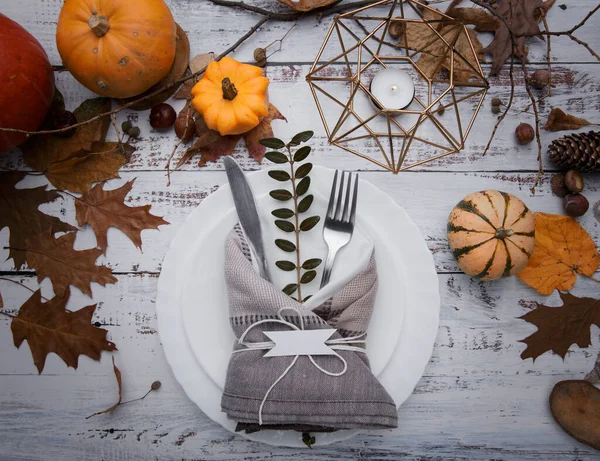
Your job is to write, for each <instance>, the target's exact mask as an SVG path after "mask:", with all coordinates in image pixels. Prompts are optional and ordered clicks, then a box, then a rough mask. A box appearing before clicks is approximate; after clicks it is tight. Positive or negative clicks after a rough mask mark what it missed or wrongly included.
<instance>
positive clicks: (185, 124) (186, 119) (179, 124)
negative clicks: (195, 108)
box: [175, 111, 196, 141]
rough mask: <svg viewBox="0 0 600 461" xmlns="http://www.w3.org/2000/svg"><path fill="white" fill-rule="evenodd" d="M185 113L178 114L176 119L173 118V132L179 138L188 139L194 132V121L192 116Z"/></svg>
mask: <svg viewBox="0 0 600 461" xmlns="http://www.w3.org/2000/svg"><path fill="white" fill-rule="evenodd" d="M187 112H189V111H186V113H182V114H179V116H178V117H177V120H175V134H176V135H177V137H178V138H179V139H183V140H184V141H189V140H190V139H192V138H193V137H194V135H195V134H196V123H195V122H194V118H193V117H192V116H191V115H190V114H188V113H187Z"/></svg>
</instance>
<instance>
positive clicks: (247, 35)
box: [0, 17, 269, 135]
mask: <svg viewBox="0 0 600 461" xmlns="http://www.w3.org/2000/svg"><path fill="white" fill-rule="evenodd" d="M268 20H269V18H268V17H264V18H262V19H261V20H260V21H258V22H257V23H256V24H255V25H254V26H252V28H251V29H250V30H249V31H248V32H246V33H245V34H244V35H242V36H241V37H240V38H239V39H238V40H237V41H236V42H235V43H234V44H233V45H231V46H230V47H229V48H227V49H226V50H225V51H223V52H222V53H221V54H220V55H219V56H217V58H216V60H217V61H219V60H220V59H222V58H224V57H225V56H227V55H228V54H229V53H231V52H232V51H234V50H235V49H236V48H237V47H238V46H240V45H241V44H242V43H243V42H244V41H246V40H247V39H248V38H249V37H251V36H252V35H253V34H254V33H255V32H256V31H257V30H258V29H259V28H260V26H262V25H263V24H264V23H265V22H267V21H268ZM207 67H208V65H206V66H204V67H203V68H202V69H200V70H198V71H197V72H194V73H192V74H190V75H186V76H185V77H182V78H180V79H179V80H175V81H174V82H171V83H170V84H168V85H166V86H163V87H162V88H159V89H158V90H156V91H153V92H152V93H149V94H147V95H145V96H142V97H141V98H138V99H135V100H133V101H130V102H128V103H127V104H123V105H122V106H120V107H117V108H116V109H114V110H111V111H109V112H104V113H102V114H98V115H96V116H94V117H91V118H90V119H88V120H86V121H85V122H79V123H75V124H73V125H70V126H69V127H67V128H61V129H58V130H41V131H26V130H19V129H17V128H3V127H0V132H1V131H8V132H12V133H23V134H28V135H34V134H55V133H62V132H64V131H67V130H72V129H73V128H77V127H80V126H82V125H87V124H88V123H92V122H94V121H96V120H99V119H101V118H102V117H107V116H111V115H113V114H118V113H119V112H121V111H123V110H125V109H129V108H130V107H132V106H134V105H136V104H138V103H140V102H143V101H146V100H148V99H151V98H153V97H154V96H156V95H158V94H161V93H163V92H164V91H166V90H169V89H171V88H176V87H178V86H179V85H181V84H182V83H183V82H185V81H187V80H190V79H192V78H195V77H197V76H199V75H202V74H203V73H204V71H205V70H206V68H207Z"/></svg>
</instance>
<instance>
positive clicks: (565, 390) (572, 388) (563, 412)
mask: <svg viewBox="0 0 600 461" xmlns="http://www.w3.org/2000/svg"><path fill="white" fill-rule="evenodd" d="M550 410H551V411H552V416H553V417H554V419H555V420H556V422H557V423H558V424H559V426H560V427H562V428H563V430H564V431H565V432H566V433H567V434H569V435H570V436H571V437H573V438H574V439H576V440H579V441H580V442H583V443H586V444H588V445H589V446H590V447H592V448H595V449H596V450H600V389H598V388H596V387H595V386H594V385H593V384H591V383H589V382H587V381H583V380H567V381H560V382H558V383H556V385H555V386H554V389H552V393H551V394H550Z"/></svg>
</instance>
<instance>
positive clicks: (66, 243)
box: [25, 232, 117, 298]
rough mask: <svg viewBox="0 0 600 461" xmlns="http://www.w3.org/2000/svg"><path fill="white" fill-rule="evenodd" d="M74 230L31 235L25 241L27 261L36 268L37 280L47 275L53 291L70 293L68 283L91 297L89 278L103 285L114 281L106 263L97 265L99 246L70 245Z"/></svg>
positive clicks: (59, 294)
mask: <svg viewBox="0 0 600 461" xmlns="http://www.w3.org/2000/svg"><path fill="white" fill-rule="evenodd" d="M75 234H76V233H75V232H71V233H69V234H65V235H62V236H61V237H59V238H57V239H55V238H54V237H53V236H52V234H51V233H50V232H46V233H43V234H39V235H37V236H36V237H33V238H30V239H29V240H27V242H26V244H25V248H26V249H27V255H26V258H27V265H28V266H29V267H30V268H32V269H35V271H36V272H37V278H38V282H41V281H42V280H44V279H45V278H46V277H48V278H49V279H50V280H51V281H52V287H53V289H54V293H56V295H57V296H59V297H61V298H62V297H64V296H66V295H67V294H68V293H69V285H73V286H75V287H77V288H79V289H80V290H81V291H82V292H83V293H85V294H87V295H88V296H90V297H91V296H92V290H91V287H90V283H91V282H96V283H99V284H100V285H102V286H104V285H106V284H108V283H116V281H117V279H116V278H115V277H114V276H113V275H112V273H111V270H110V269H109V268H108V267H106V266H96V263H95V262H96V259H98V256H100V255H101V254H102V250H100V249H98V248H91V249H89V250H81V251H76V250H74V249H73V243H75Z"/></svg>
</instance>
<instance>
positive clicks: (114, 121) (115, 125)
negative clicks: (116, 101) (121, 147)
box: [110, 114, 121, 144]
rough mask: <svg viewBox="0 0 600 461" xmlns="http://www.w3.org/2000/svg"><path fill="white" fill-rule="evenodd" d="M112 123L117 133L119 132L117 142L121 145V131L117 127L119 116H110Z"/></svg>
mask: <svg viewBox="0 0 600 461" xmlns="http://www.w3.org/2000/svg"><path fill="white" fill-rule="evenodd" d="M110 121H111V122H112V124H113V126H114V127H115V131H116V132H117V142H118V143H119V144H121V132H120V131H119V127H118V126H117V116H116V114H112V115H111V116H110Z"/></svg>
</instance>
